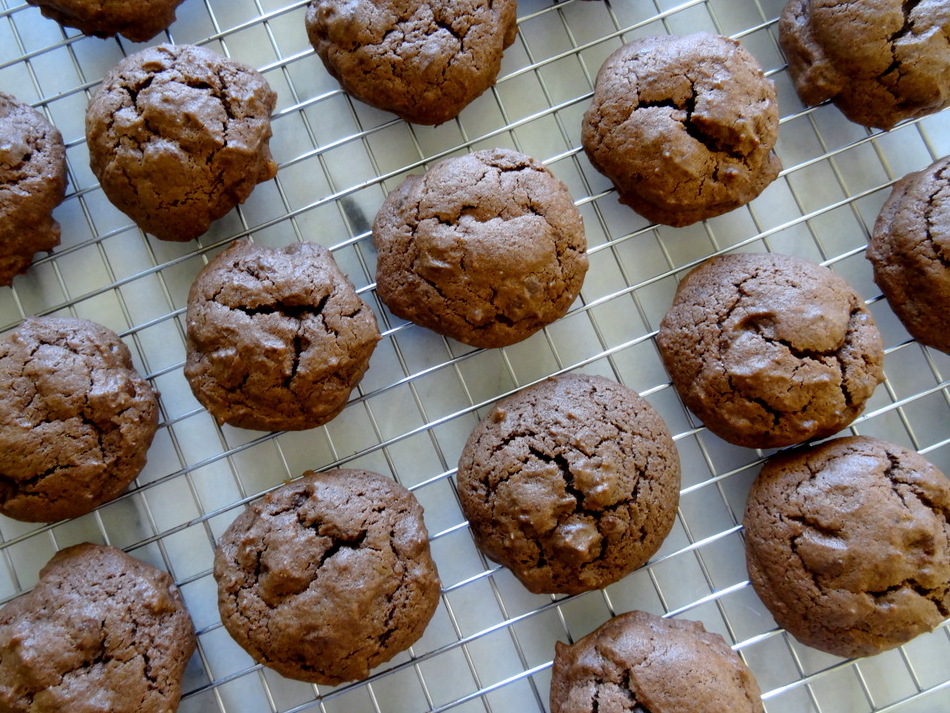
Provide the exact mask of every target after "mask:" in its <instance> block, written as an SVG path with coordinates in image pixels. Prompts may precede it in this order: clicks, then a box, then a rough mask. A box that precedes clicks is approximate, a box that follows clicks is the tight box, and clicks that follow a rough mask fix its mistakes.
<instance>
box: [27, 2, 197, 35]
mask: <svg viewBox="0 0 950 713" xmlns="http://www.w3.org/2000/svg"><path fill="white" fill-rule="evenodd" d="M26 1H27V3H29V4H30V5H33V6H34V7H38V8H39V9H40V12H41V13H43V17H48V18H49V19H51V20H55V21H56V22H58V23H59V24H61V25H65V26H66V27H75V28H76V29H77V30H79V31H80V32H82V33H83V34H84V35H92V36H94V37H112V36H114V35H122V36H123V37H127V38H128V39H130V40H132V41H133V42H145V41H146V40H150V39H152V38H153V37H154V36H155V35H157V34H158V33H159V32H161V31H162V30H164V29H166V28H167V27H168V26H169V25H171V24H172V23H173V22H174V21H175V9H176V8H177V7H178V6H179V5H181V4H182V3H183V2H184V1H185V0H123V2H115V0H26Z"/></svg>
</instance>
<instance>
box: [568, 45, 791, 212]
mask: <svg viewBox="0 0 950 713" xmlns="http://www.w3.org/2000/svg"><path fill="white" fill-rule="evenodd" d="M777 138H778V105H777V104H776V99H775V87H774V85H773V84H772V81H771V80H770V79H768V78H767V77H766V76H765V74H764V73H763V71H762V68H761V67H760V66H759V64H758V62H757V61H756V60H755V58H754V57H752V55H750V54H749V53H748V52H747V51H746V50H745V49H743V47H742V46H741V45H740V44H739V43H738V42H737V41H736V40H733V39H730V38H728V37H722V36H719V35H710V34H707V33H705V32H700V33H697V34H693V35H687V36H684V37H677V36H669V35H659V36H651V37H643V38H640V39H636V40H633V41H632V42H630V43H629V44H626V45H624V46H623V47H621V48H620V49H618V50H616V51H615V52H614V53H613V54H611V55H610V56H609V57H608V58H607V59H606V61H605V62H604V64H603V66H601V68H600V71H599V72H598V73H597V82H596V84H595V87H594V98H593V101H592V102H591V105H590V108H588V110H587V112H586V113H585V114H584V119H583V123H582V131H581V141H582V143H583V145H584V150H585V152H586V153H587V157H588V158H589V159H590V162H591V164H593V166H594V168H596V169H597V170H598V171H600V172H601V173H603V174H604V175H606V176H607V177H608V178H609V179H610V180H611V181H612V182H613V184H614V186H615V187H616V188H617V192H618V193H619V198H620V201H621V202H622V203H625V204H626V205H629V206H630V207H631V208H633V209H634V210H635V211H637V212H638V213H639V214H640V215H642V216H644V217H645V218H648V219H649V220H652V221H655V222H657V223H663V224H665V225H673V226H684V225H689V224H691V223H695V222H696V221H699V220H703V219H705V218H711V217H713V216H717V215H720V214H722V213H726V212H728V211H730V210H733V209H735V208H738V207H739V206H741V205H745V204H746V203H748V202H749V201H750V200H752V199H753V198H755V197H756V196H757V195H759V193H761V192H762V190H763V189H764V188H765V187H766V186H767V185H768V184H769V183H771V182H772V181H773V180H774V179H775V177H776V176H777V175H778V172H779V170H780V169H781V162H780V161H779V159H778V157H777V156H775V154H773V153H772V147H773V146H774V145H775V141H776V139H777Z"/></svg>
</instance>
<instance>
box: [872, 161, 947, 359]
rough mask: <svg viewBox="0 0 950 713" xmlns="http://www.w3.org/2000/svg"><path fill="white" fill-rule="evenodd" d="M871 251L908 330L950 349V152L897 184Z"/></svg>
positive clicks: (886, 292)
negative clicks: (948, 155) (949, 155)
mask: <svg viewBox="0 0 950 713" xmlns="http://www.w3.org/2000/svg"><path fill="white" fill-rule="evenodd" d="M867 256H868V259H869V260H870V261H871V264H872V266H873V267H874V281H875V282H876V283H877V285H878V287H880V288H881V290H882V291H883V292H884V296H885V297H886V298H887V303H888V304H889V305H890V307H891V309H892V310H894V314H896V315H897V316H898V318H899V319H900V320H901V322H902V323H903V324H904V326H905V327H906V328H907V331H908V332H910V333H911V335H913V337H914V338H915V339H917V340H918V341H919V342H921V343H922V344H926V345H927V346H930V347H933V348H935V349H939V350H941V351H943V352H947V353H948V354H950V157H946V158H941V159H938V160H937V161H934V162H933V163H932V164H931V165H930V166H928V167H927V168H925V169H923V170H922V171H917V172H914V173H910V174H908V175H906V176H904V177H903V178H902V179H900V180H899V181H898V182H897V183H895V184H894V188H893V190H892V191H891V194H890V196H889V197H888V199H887V201H885V203H884V206H883V207H882V208H881V212H880V214H879V215H878V218H877V220H876V221H875V223H874V230H873V232H872V234H871V240H870V242H869V243H868V250H867Z"/></svg>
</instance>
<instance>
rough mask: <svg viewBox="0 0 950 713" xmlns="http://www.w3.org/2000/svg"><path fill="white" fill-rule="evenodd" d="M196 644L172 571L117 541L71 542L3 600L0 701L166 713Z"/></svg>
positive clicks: (18, 706) (18, 710)
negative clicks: (21, 591)
mask: <svg viewBox="0 0 950 713" xmlns="http://www.w3.org/2000/svg"><path fill="white" fill-rule="evenodd" d="M195 645H196V644H195V634H194V629H193V627H192V623H191V617H189V616H188V612H187V610H186V609H185V604H184V602H183V600H182V597H181V593H180V592H179V591H178V587H176V586H175V584H174V582H173V581H172V578H171V577H170V576H168V574H167V573H165V572H163V571H162V570H160V569H157V568H156V567H153V566H152V565H150V564H147V563H145V562H142V561H141V560H138V559H135V558H134V557H130V556H129V555H127V554H125V553H124V552H122V550H118V549H116V548H114V547H108V546H105V545H94V544H90V543H85V544H81V545H75V546H73V547H69V548H66V549H64V550H61V551H59V552H57V553H56V554H55V555H54V556H53V558H52V559H50V561H49V562H48V563H47V564H46V566H45V567H43V569H42V570H41V571H40V579H39V582H38V584H37V585H36V587H34V589H33V590H32V591H31V592H30V593H29V594H26V595H24V596H22V597H19V598H17V599H14V600H13V601H11V602H10V603H9V604H7V605H6V606H4V607H3V609H0V709H2V710H4V711H8V712H9V713H28V712H30V711H41V710H42V711H70V713H101V711H111V712H112V713H168V711H174V710H175V709H176V708H177V706H178V701H179V699H180V697H181V679H182V675H183V674H184V671H185V666H186V665H187V664H188V660H189V658H190V657H191V654H192V652H193V651H194V650H195Z"/></svg>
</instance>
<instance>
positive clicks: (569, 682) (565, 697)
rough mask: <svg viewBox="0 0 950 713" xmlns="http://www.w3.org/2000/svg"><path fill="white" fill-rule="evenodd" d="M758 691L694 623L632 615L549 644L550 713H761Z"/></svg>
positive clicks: (738, 662)
mask: <svg viewBox="0 0 950 713" xmlns="http://www.w3.org/2000/svg"><path fill="white" fill-rule="evenodd" d="M761 695H762V694H761V692H760V690H759V685H758V683H756V680H755V677H754V676H753V675H752V672H751V671H750V670H749V667H748V666H747V665H746V664H745V662H744V661H743V660H742V659H741V658H740V657H739V655H738V654H737V653H736V652H735V651H733V650H732V649H731V648H730V647H729V645H728V644H726V642H725V640H724V639H723V638H722V637H721V636H719V634H714V633H711V632H708V631H706V629H705V627H703V625H702V624H701V623H699V622H698V621H689V620H686V619H662V618H660V617H658V616H654V615H653V614H648V613H646V612H642V611H633V612H629V613H627V614H621V615H619V616H615V617H614V618H613V619H610V620H609V621H608V622H607V623H605V624H603V625H602V626H601V627H600V628H598V629H596V630H595V631H593V632H592V633H590V634H588V635H587V636H585V637H583V638H582V639H580V640H579V641H577V642H576V643H574V644H571V645H567V644H563V643H561V642H560V641H559V642H557V645H556V653H555V656H554V666H553V669H552V671H551V698H550V703H551V713H594V712H595V711H610V713H624V712H628V713H685V712H686V711H702V713H762V711H763V710H764V708H763V705H762V697H761Z"/></svg>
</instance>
